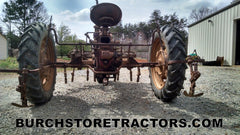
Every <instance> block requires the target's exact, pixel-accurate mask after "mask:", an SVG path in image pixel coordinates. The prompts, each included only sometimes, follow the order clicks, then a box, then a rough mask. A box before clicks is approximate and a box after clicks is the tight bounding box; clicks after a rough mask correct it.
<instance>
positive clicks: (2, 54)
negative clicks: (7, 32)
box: [0, 35, 8, 59]
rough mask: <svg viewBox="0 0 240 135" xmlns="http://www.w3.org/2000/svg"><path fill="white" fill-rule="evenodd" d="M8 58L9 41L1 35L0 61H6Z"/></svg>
mask: <svg viewBox="0 0 240 135" xmlns="http://www.w3.org/2000/svg"><path fill="white" fill-rule="evenodd" d="M7 56H8V54H7V40H6V39H5V38H4V37H3V36H2V35H0V59H6V58H7Z"/></svg>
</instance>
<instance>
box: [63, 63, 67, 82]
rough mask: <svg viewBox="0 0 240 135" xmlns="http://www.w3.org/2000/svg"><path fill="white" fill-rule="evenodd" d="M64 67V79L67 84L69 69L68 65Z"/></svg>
mask: <svg viewBox="0 0 240 135" xmlns="http://www.w3.org/2000/svg"><path fill="white" fill-rule="evenodd" d="M63 68H64V80H65V84H67V69H66V67H63Z"/></svg>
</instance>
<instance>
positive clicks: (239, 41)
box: [235, 20, 240, 65]
mask: <svg viewBox="0 0 240 135" xmlns="http://www.w3.org/2000/svg"><path fill="white" fill-rule="evenodd" d="M235 64H236V65H240V20H237V33H236V61H235Z"/></svg>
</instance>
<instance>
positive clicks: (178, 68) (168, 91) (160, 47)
mask: <svg viewBox="0 0 240 135" xmlns="http://www.w3.org/2000/svg"><path fill="white" fill-rule="evenodd" d="M186 57H187V55H186V50H185V43H184V42H183V40H182V36H181V35H180V33H179V31H178V30H177V29H175V28H173V27H169V26H167V25H166V26H163V27H162V28H161V30H160V31H158V30H156V31H155V32H154V33H153V37H152V46H151V48H150V60H149V61H150V62H155V63H159V64H161V65H162V66H160V67H151V68H149V77H150V82H151V85H152V90H153V91H154V94H155V96H156V97H158V98H159V99H161V100H162V101H164V102H170V101H172V100H173V99H174V98H176V97H177V96H178V95H180V91H181V89H183V83H184V80H185V70H186V68H187V66H186V64H185V63H175V64H171V65H168V64H167V63H168V61H172V60H180V61H181V60H183V61H184V60H185V59H186Z"/></svg>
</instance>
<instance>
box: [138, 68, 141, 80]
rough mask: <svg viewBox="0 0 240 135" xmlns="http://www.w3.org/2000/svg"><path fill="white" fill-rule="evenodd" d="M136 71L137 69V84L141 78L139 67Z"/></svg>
mask: <svg viewBox="0 0 240 135" xmlns="http://www.w3.org/2000/svg"><path fill="white" fill-rule="evenodd" d="M137 69H138V74H137V82H139V80H140V76H141V70H140V67H137Z"/></svg>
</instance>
